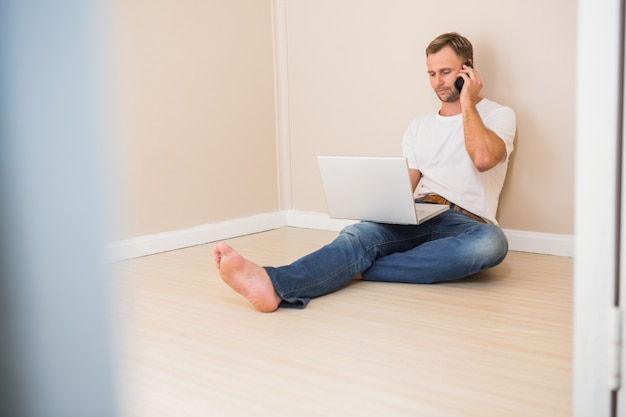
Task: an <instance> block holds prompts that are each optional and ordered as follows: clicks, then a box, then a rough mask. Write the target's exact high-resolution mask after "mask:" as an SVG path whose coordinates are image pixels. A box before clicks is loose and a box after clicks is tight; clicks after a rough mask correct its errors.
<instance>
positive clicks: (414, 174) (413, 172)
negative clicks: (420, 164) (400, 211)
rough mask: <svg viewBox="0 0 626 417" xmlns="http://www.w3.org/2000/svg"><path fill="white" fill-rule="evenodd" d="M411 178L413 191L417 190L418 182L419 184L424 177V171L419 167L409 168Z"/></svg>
mask: <svg viewBox="0 0 626 417" xmlns="http://www.w3.org/2000/svg"><path fill="white" fill-rule="evenodd" d="M409 178H411V187H412V190H413V192H415V189H416V188H417V184H419V182H420V180H421V179H422V172H421V171H419V170H417V169H411V168H409Z"/></svg>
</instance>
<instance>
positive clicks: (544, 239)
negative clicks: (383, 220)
mask: <svg viewBox="0 0 626 417" xmlns="http://www.w3.org/2000/svg"><path fill="white" fill-rule="evenodd" d="M352 223H354V221H350V220H338V219H331V218H330V217H328V215H326V214H320V213H311V212H301V211H295V210H290V211H283V212H274V213H267V214H259V215H256V216H251V217H244V218H240V219H234V220H229V221H225V222H219V223H211V224H206V225H201V226H196V227H192V228H189V229H184V230H178V231H173V232H164V233H157V234H154V235H148V236H140V237H137V238H132V239H127V240H122V241H117V242H114V243H112V244H110V245H109V247H108V248H107V249H108V250H107V252H108V253H107V255H108V259H109V260H110V261H111V262H116V261H121V260H125V259H131V258H138V257H141V256H146V255H152V254H155V253H160V252H167V251H170V250H175V249H181V248H186V247H189V246H195V245H201V244H205V243H209V242H215V241H219V240H224V239H230V238H234V237H237V236H243V235H248V234H252V233H259V232H264V231H267V230H272V229H278V228H281V227H284V226H290V227H300V228H306V229H320V230H333V231H339V230H341V229H342V228H344V227H345V226H347V225H349V224H352ZM504 233H505V234H506V236H507V238H508V240H509V249H510V250H512V251H519V252H532V253H540V254H546V255H556V256H566V257H573V256H574V236H573V235H557V234H549V233H538V232H528V231H523V230H510V229H504Z"/></svg>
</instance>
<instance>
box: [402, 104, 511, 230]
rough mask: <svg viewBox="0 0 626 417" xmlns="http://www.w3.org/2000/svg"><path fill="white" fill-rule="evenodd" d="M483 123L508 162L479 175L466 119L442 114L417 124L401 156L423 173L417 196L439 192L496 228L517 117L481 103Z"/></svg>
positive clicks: (413, 124)
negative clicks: (502, 147)
mask: <svg viewBox="0 0 626 417" xmlns="http://www.w3.org/2000/svg"><path fill="white" fill-rule="evenodd" d="M476 109H477V110H478V114H479V115H480V117H481V119H482V121H483V123H484V124H485V126H486V127H487V129H490V130H491V131H493V132H494V133H495V134H496V135H498V136H499V137H500V138H501V139H502V141H503V142H504V144H505V146H506V157H505V158H504V160H503V161H502V162H501V163H500V164H498V165H496V166H495V167H493V168H492V169H490V170H488V171H485V172H479V171H478V170H477V169H476V167H475V166H474V164H473V162H472V160H471V159H470V157H469V154H468V153H467V150H466V148H465V141H464V136H463V135H464V134H463V115H461V114H458V115H456V116H448V117H446V116H440V115H439V112H438V111H434V112H431V113H428V114H426V115H424V116H422V117H419V118H417V119H415V120H413V121H412V122H411V123H410V124H409V127H408V128H407V130H406V133H405V134H404V139H403V141H402V152H403V154H404V156H405V157H406V158H407V160H408V164H409V168H412V169H417V170H419V171H421V173H422V180H421V182H420V184H419V185H418V189H417V194H418V196H421V195H425V194H429V193H436V194H439V195H441V196H442V197H444V198H446V199H448V200H450V201H452V202H453V203H455V204H457V205H459V206H461V207H463V208H464V209H466V210H469V211H471V212H472V213H475V214H478V215H479V216H481V217H483V218H485V219H486V220H489V221H491V222H492V223H494V224H498V223H497V221H496V211H497V209H498V199H499V198H500V192H501V191H502V185H503V184H504V179H505V177H506V170H507V166H508V162H509V156H510V155H511V152H513V140H514V139H515V128H516V121H515V113H514V112H513V110H512V109H510V108H509V107H505V106H502V105H500V104H498V103H496V102H493V101H490V100H487V99H482V100H481V101H480V102H478V104H477V105H476Z"/></svg>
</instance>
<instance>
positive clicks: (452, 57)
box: [426, 46, 463, 103]
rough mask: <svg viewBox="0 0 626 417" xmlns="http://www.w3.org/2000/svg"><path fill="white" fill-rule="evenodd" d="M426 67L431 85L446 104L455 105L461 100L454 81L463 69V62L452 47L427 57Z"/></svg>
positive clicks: (446, 47)
mask: <svg viewBox="0 0 626 417" xmlns="http://www.w3.org/2000/svg"><path fill="white" fill-rule="evenodd" d="M426 67H427V69H428V78H429V80H430V85H431V86H432V88H433V90H435V93H436V94H437V97H439V100H441V101H443V102H444V103H453V102H455V101H457V100H458V99H459V92H458V91H457V89H456V87H455V86H454V81H455V80H456V79H457V77H458V75H459V70H460V69H461V68H462V67H463V60H462V59H461V58H460V57H459V56H457V55H456V53H455V52H454V51H453V50H452V48H451V47H449V46H445V47H444V48H442V49H441V50H440V51H439V52H437V53H434V54H430V55H428V56H427V57H426Z"/></svg>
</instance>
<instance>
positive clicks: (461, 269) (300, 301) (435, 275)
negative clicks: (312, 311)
mask: <svg viewBox="0 0 626 417" xmlns="http://www.w3.org/2000/svg"><path fill="white" fill-rule="evenodd" d="M507 251H508V242H507V240H506V236H505V235H504V233H503V232H502V230H501V229H500V228H499V227H498V226H496V225H493V224H485V223H480V222H478V221H476V220H474V219H472V218H471V217H469V216H467V215H465V214H463V213H460V212H458V211H454V210H448V211H446V212H444V213H442V214H440V215H438V216H437V217H435V218H434V219H431V220H429V221H427V222H425V223H423V224H420V225H393V224H380V223H372V222H361V223H357V224H354V225H351V226H348V227H346V228H345V229H343V230H342V231H341V232H340V233H339V236H337V238H336V239H335V240H334V241H333V242H331V243H329V244H328V245H326V246H324V247H322V248H321V249H318V250H317V251H315V252H313V253H311V254H309V255H306V256H304V257H303V258H300V259H299V260H297V261H295V262H294V263H292V264H290V265H287V266H282V267H278V268H274V267H265V269H266V270H267V272H268V274H269V276H270V279H271V281H272V284H273V285H274V289H275V290H276V292H277V293H278V295H279V296H280V297H281V298H282V299H283V302H282V303H281V307H296V308H304V307H305V306H306V305H307V304H308V303H309V301H310V300H311V299H312V298H314V297H319V296H321V295H324V294H328V293H331V292H334V291H337V290H339V289H340V288H342V287H343V286H345V285H346V284H347V283H348V282H350V281H351V280H352V279H353V278H354V277H355V276H357V275H359V274H361V275H362V277H363V280H366V281H384V282H404V283H417V284H430V283H435V282H442V281H451V280H454V279H458V278H463V277H466V276H469V275H472V274H475V273H477V272H478V271H480V270H481V269H485V268H491V267H493V266H496V265H498V264H499V263H500V262H502V261H503V260H504V258H505V257H506V254H507Z"/></svg>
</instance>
